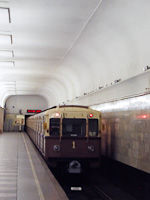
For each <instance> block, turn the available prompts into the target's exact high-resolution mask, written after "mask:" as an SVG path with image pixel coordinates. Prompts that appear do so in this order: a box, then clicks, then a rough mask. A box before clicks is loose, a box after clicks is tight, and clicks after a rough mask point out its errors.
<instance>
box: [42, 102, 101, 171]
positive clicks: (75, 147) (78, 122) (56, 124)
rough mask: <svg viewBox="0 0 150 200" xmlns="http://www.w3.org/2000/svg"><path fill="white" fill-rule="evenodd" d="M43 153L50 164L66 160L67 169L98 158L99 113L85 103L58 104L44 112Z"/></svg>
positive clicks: (89, 164)
mask: <svg viewBox="0 0 150 200" xmlns="http://www.w3.org/2000/svg"><path fill="white" fill-rule="evenodd" d="M47 131H48V132H49V136H46V137H45V157H46V159H47V160H48V162H49V163H51V164H54V163H55V164H59V163H63V164H64V163H67V164H68V171H69V172H70V173H80V172H81V166H82V167H87V166H88V167H94V166H97V165H98V164H99V162H100V155H101V150H100V142H101V140H100V132H101V114H100V112H98V111H94V110H91V109H89V108H88V107H69V106H68V107H67V106H61V107H59V108H56V109H55V110H54V112H51V111H50V112H49V113H48V121H47Z"/></svg>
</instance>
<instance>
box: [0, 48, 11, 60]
mask: <svg viewBox="0 0 150 200" xmlns="http://www.w3.org/2000/svg"><path fill="white" fill-rule="evenodd" d="M0 57H2V58H12V57H14V52H13V51H9V50H8V51H7V50H0Z"/></svg>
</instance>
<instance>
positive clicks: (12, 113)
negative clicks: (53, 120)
mask: <svg viewBox="0 0 150 200" xmlns="http://www.w3.org/2000/svg"><path fill="white" fill-rule="evenodd" d="M45 109H47V102H46V100H45V99H44V98H43V97H41V96H36V95H25V96H23V95H22V96H21V95H20V96H11V97H9V98H8V99H7V101H6V105H5V117H4V131H5V132H13V131H24V130H25V129H24V128H25V118H26V116H27V115H33V114H34V113H27V110H45Z"/></svg>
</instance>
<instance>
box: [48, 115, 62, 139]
mask: <svg viewBox="0 0 150 200" xmlns="http://www.w3.org/2000/svg"><path fill="white" fill-rule="evenodd" d="M59 134H60V119H59V118H51V119H50V135H51V136H59Z"/></svg>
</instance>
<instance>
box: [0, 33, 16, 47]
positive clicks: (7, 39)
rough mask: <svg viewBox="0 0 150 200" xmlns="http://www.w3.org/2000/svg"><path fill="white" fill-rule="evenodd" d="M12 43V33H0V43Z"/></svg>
mask: <svg viewBox="0 0 150 200" xmlns="http://www.w3.org/2000/svg"><path fill="white" fill-rule="evenodd" d="M12 43H13V42H12V35H4V34H0V45H10V44H12Z"/></svg>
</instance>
